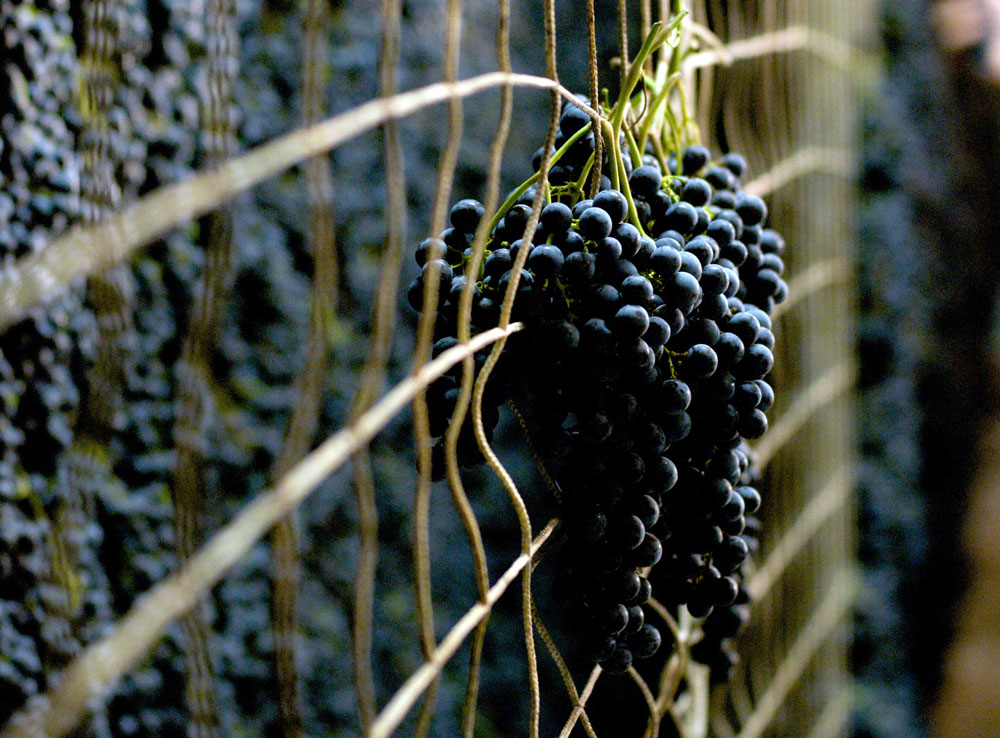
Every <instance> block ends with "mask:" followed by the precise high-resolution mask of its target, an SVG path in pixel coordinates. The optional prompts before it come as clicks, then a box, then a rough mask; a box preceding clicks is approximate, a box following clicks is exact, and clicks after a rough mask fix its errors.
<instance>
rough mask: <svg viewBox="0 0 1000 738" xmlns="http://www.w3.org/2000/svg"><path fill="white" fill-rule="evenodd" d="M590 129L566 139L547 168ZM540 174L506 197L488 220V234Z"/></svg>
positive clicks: (588, 127)
mask: <svg viewBox="0 0 1000 738" xmlns="http://www.w3.org/2000/svg"><path fill="white" fill-rule="evenodd" d="M590 127H591V124H590V123H588V124H586V125H584V126H583V127H582V128H581V129H580V130H579V131H577V132H576V133H574V134H573V135H572V136H570V137H569V138H567V139H566V142H565V143H564V144H563V145H562V146H560V147H559V148H558V149H556V151H555V152H554V153H553V154H552V158H551V159H550V160H549V166H550V167H551V166H554V165H555V164H556V163H557V162H558V161H559V160H560V159H561V158H562V157H563V156H564V155H565V154H566V152H567V151H569V149H570V147H571V146H572V145H573V144H575V143H576V142H577V141H579V140H580V139H581V138H583V137H584V136H586V135H587V134H588V133H590ZM540 174H541V172H540V171H539V172H535V173H534V174H532V175H531V176H530V177H528V178H527V179H526V180H524V181H523V182H522V183H521V184H519V185H518V186H517V187H515V188H514V191H513V192H511V193H510V195H509V196H508V197H507V199H506V200H504V201H503V204H502V205H501V206H500V207H499V209H498V210H497V212H496V214H495V215H494V216H493V218H492V220H490V229H489V231H488V233H492V232H493V231H494V230H495V229H496V227H497V223H499V222H500V219H501V218H502V217H503V216H504V215H506V214H507V211H508V210H510V209H511V208H512V207H514V203H516V202H517V201H518V199H520V197H521V195H523V194H524V193H525V192H527V191H528V188H529V187H531V185H533V184H535V182H537V181H538V179H539V176H540Z"/></svg>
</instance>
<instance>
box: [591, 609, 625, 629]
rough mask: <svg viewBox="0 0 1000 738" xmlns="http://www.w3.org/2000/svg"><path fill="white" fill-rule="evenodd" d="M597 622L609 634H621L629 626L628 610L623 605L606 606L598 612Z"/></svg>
mask: <svg viewBox="0 0 1000 738" xmlns="http://www.w3.org/2000/svg"><path fill="white" fill-rule="evenodd" d="M597 622H598V625H600V626H601V628H603V629H604V630H605V631H606V632H607V633H611V634H612V635H615V634H617V633H621V632H622V631H623V630H625V626H626V625H628V608H626V607H625V605H621V604H614V605H610V606H605V607H603V608H601V609H600V610H599V611H598V612H597Z"/></svg>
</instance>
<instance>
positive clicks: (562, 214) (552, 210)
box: [539, 202, 573, 234]
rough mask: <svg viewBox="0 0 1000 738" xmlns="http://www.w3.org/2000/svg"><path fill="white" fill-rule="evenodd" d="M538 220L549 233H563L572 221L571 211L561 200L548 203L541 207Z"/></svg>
mask: <svg viewBox="0 0 1000 738" xmlns="http://www.w3.org/2000/svg"><path fill="white" fill-rule="evenodd" d="M539 221H540V222H541V224H542V226H543V227H544V228H545V230H546V231H548V232H549V233H552V234H557V233H563V232H565V231H567V230H568V229H569V227H570V224H571V223H572V221H573V211H572V210H570V209H569V206H568V205H564V204H563V203H561V202H553V203H549V204H548V205H546V206H545V207H544V208H542V214H541V216H540V217H539Z"/></svg>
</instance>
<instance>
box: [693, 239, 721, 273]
mask: <svg viewBox="0 0 1000 738" xmlns="http://www.w3.org/2000/svg"><path fill="white" fill-rule="evenodd" d="M718 248H719V247H718V245H717V244H716V243H715V241H713V240H711V239H709V238H706V237H705V236H695V237H694V238H692V239H691V240H690V241H688V242H687V244H686V245H685V246H684V251H685V252H686V253H689V254H693V255H694V256H695V257H696V258H697V259H698V262H699V264H700V265H701V266H702V267H703V268H704V267H705V266H706V265H707V264H709V263H711V262H712V261H713V260H714V259H715V252H716V250H717V249H718Z"/></svg>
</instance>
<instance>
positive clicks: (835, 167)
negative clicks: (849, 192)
mask: <svg viewBox="0 0 1000 738" xmlns="http://www.w3.org/2000/svg"><path fill="white" fill-rule="evenodd" d="M855 169H856V165H855V158H854V156H853V155H852V154H851V152H850V151H848V150H846V149H838V148H823V147H818V146H806V147H804V148H801V149H798V150H797V151H795V152H793V153H791V154H789V155H788V156H787V157H785V158H784V159H782V160H781V161H779V162H778V163H777V164H775V165H774V166H772V167H771V168H770V169H768V170H767V171H766V172H764V173H763V174H761V175H760V176H759V177H755V178H754V179H752V180H750V181H749V182H747V183H746V186H744V188H743V189H744V190H746V191H747V192H749V193H750V194H751V195H757V196H758V197H767V196H768V195H770V194H771V193H773V192H775V191H776V190H779V189H781V188H782V187H784V186H785V185H787V184H789V183H790V182H793V181H794V180H796V179H798V178H799V177H803V176H805V175H807V174H812V173H813V172H825V173H827V174H833V175H836V176H841V177H850V176H851V175H853V174H854V172H855Z"/></svg>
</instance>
